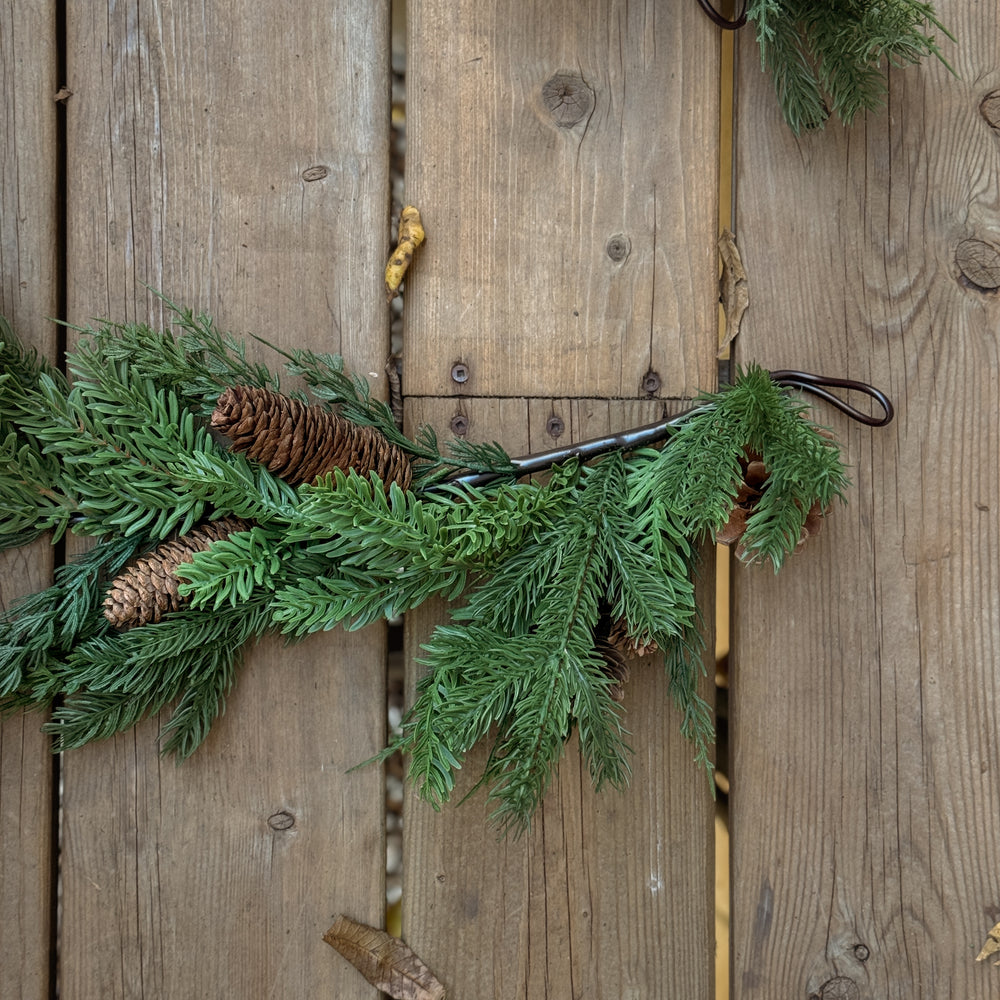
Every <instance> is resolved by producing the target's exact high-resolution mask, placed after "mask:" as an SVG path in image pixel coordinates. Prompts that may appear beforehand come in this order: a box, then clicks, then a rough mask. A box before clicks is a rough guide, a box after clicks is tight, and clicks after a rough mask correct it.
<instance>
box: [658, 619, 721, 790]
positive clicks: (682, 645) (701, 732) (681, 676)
mask: <svg viewBox="0 0 1000 1000" xmlns="http://www.w3.org/2000/svg"><path fill="white" fill-rule="evenodd" d="M662 648H663V651H664V663H665V667H666V670H667V676H668V678H669V685H668V689H669V691H670V696H671V698H672V699H673V702H674V704H675V705H676V706H677V708H678V709H679V710H680V713H681V721H680V730H681V735H682V736H684V737H685V738H686V739H687V740H688V741H689V742H690V743H691V744H692V745H693V746H694V749H695V762H696V763H697V764H698V765H699V766H700V767H702V768H704V770H705V771H706V773H707V774H708V777H709V783H710V786H711V788H712V794H713V795H714V794H715V783H714V781H712V774H713V772H714V770H715V765H714V763H713V762H712V756H711V748H712V745H713V744H714V743H715V715H714V712H713V710H712V706H711V705H709V704H708V702H706V701H705V699H704V698H702V696H701V695H700V694H699V693H698V682H699V680H700V678H702V677H704V676H705V660H704V653H705V640H704V637H703V635H702V633H701V631H699V630H697V629H695V628H691V629H689V630H688V631H687V632H685V633H684V634H683V635H682V636H679V637H677V638H675V639H674V640H673V641H671V642H669V643H668V644H667V645H666V646H664V647H662Z"/></svg>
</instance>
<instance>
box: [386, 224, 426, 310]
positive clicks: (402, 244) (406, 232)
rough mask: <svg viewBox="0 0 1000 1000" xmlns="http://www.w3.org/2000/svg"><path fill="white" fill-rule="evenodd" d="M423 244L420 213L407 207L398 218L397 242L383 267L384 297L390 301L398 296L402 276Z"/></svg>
mask: <svg viewBox="0 0 1000 1000" xmlns="http://www.w3.org/2000/svg"><path fill="white" fill-rule="evenodd" d="M423 242H424V227H423V223H421V221H420V212H419V211H418V210H417V209H415V208H414V207H413V206H412V205H407V206H406V208H404V209H403V211H402V214H401V215H400V217H399V241H398V244H397V246H396V249H395V250H394V251H393V254H392V256H391V257H390V258H389V263H388V264H386V266H385V297H386V299H387V300H388V301H390V302H391V301H392V300H393V299H394V298H395V297H396V296H397V295H398V294H399V286H400V284H402V281H403V275H405V274H406V269H407V268H408V267H409V266H410V261H411V260H413V252H414V250H416V249H417V247H418V246H420V244H421V243H423Z"/></svg>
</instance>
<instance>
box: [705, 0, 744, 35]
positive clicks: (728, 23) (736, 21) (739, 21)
mask: <svg viewBox="0 0 1000 1000" xmlns="http://www.w3.org/2000/svg"><path fill="white" fill-rule="evenodd" d="M698 5H699V6H700V7H701V9H702V10H703V11H704V12H705V13H706V14H707V15H708V17H709V18H710V19H711V20H712V21H713V22H714V23H715V24H717V25H718V26H719V27H720V28H723V29H725V30H726V31H735V30H736V29H737V28H742V27H743V25H744V24H746V23H747V0H743V3H742V5H741V7H740V12H739V13H738V14H737V15H736V17H735V18H733V20H730V19H729V18H728V17H726V16H725V15H724V14H721V13H719V11H717V10H716V9H715V8H714V7H713V6H712V4H711V3H709V0H698Z"/></svg>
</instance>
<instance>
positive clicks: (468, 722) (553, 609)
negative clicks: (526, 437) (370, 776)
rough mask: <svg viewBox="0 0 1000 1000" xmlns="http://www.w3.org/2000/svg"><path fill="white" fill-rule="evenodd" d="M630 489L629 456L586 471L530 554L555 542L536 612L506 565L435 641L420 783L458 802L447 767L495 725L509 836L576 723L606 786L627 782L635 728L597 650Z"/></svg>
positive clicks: (495, 768)
mask: <svg viewBox="0 0 1000 1000" xmlns="http://www.w3.org/2000/svg"><path fill="white" fill-rule="evenodd" d="M625 490H626V486H625V474H624V464H623V461H622V458H621V456H620V455H616V456H612V457H611V458H609V459H606V460H604V461H603V462H601V463H600V464H598V465H596V466H594V467H589V468H586V469H583V470H580V475H579V487H578V488H577V489H576V490H575V496H574V498H573V503H572V504H567V505H565V507H564V508H563V510H562V512H561V519H560V521H559V522H558V526H556V525H553V526H552V527H551V528H550V529H549V531H543V532H540V533H539V535H538V537H537V539H536V541H535V542H534V543H532V544H529V545H528V546H527V548H528V550H529V551H530V550H531V549H532V548H533V546H534V545H540V546H541V545H544V548H545V551H546V553H547V559H546V563H547V567H548V568H547V569H546V571H545V574H544V577H545V582H544V583H543V584H542V585H541V586H540V587H539V588H538V591H537V592H536V593H535V594H534V595H533V597H534V601H533V605H532V608H533V609H532V610H529V608H528V607H527V605H526V603H525V602H524V601H523V598H521V596H520V595H519V594H518V593H517V592H516V591H514V592H512V591H511V590H510V589H509V588H508V587H507V586H506V580H505V574H504V573H503V572H502V570H503V564H501V566H500V572H498V574H497V575H496V576H494V577H492V578H491V579H490V580H488V581H487V582H486V583H484V584H483V585H482V586H481V587H480V588H479V589H478V590H476V591H475V592H474V593H473V594H472V596H471V598H470V602H469V605H468V606H467V607H466V608H464V609H460V610H458V611H457V612H455V613H454V614H453V623H452V624H451V625H448V626H444V627H441V628H439V629H438V630H437V631H436V632H435V634H434V635H433V636H432V638H431V641H430V643H429V644H428V646H427V647H426V652H427V653H428V654H429V655H428V657H427V658H426V661H427V662H428V663H429V665H430V666H431V673H430V674H429V675H428V677H427V678H426V679H425V681H424V682H423V683H422V684H421V686H420V690H421V695H420V697H419V698H418V700H417V702H416V704H415V705H414V707H413V710H412V712H411V713H410V714H409V715H408V716H407V718H406V719H405V720H404V723H403V727H402V733H401V735H400V737H399V739H398V741H397V745H398V746H399V748H400V749H404V750H407V751H409V752H410V753H411V754H412V763H411V771H410V776H411V779H412V780H413V781H414V782H415V784H416V785H417V788H418V790H419V791H420V792H421V794H423V795H424V796H425V797H426V798H427V799H428V801H430V802H432V803H440V801H442V800H443V799H445V798H447V796H448V795H449V794H450V792H451V789H452V787H453V778H452V777H451V775H450V773H449V772H450V768H449V766H448V765H447V762H448V761H449V760H452V761H461V760H462V758H463V757H464V755H465V754H466V753H467V752H468V750H469V749H470V748H471V746H472V745H473V744H474V743H475V742H477V741H478V740H479V739H481V738H482V737H483V736H484V735H485V734H486V732H487V731H488V730H489V729H490V728H491V727H492V726H494V725H495V726H496V727H497V729H498V734H497V737H496V741H495V743H494V745H493V750H492V752H491V754H490V757H489V761H488V763H487V765H486V768H485V770H484V773H483V778H482V781H483V782H485V783H486V784H488V785H490V786H491V787H490V791H489V799H490V800H491V801H492V802H494V803H495V805H496V808H495V811H494V814H493V819H494V821H495V822H496V823H497V824H498V826H499V827H500V828H501V829H503V830H508V829H510V830H514V831H518V832H520V831H522V830H524V829H526V828H527V826H528V825H529V824H530V820H531V816H532V814H533V812H534V810H535V808H536V807H537V805H538V803H539V802H540V801H541V798H542V797H543V796H544V794H545V790H546V788H547V786H548V783H549V781H550V780H551V777H552V774H553V772H554V770H555V767H556V765H557V763H558V760H559V757H560V756H561V754H562V748H563V745H564V743H565V740H566V739H567V738H568V736H569V734H570V732H571V731H572V729H573V726H574V725H579V726H580V727H581V728H580V735H581V749H582V751H583V753H584V756H585V758H586V759H587V761H588V765H589V767H590V770H591V775H592V777H593V779H594V781H595V783H596V784H598V785H599V784H602V783H604V782H605V781H609V782H610V783H612V784H616V785H619V786H620V785H622V784H624V783H625V782H626V781H627V778H628V773H629V765H628V753H627V746H626V745H625V743H624V739H623V736H624V730H623V729H622V726H621V721H620V718H619V716H618V711H617V707H616V705H615V703H614V701H613V699H612V698H611V697H610V694H609V691H608V689H609V687H610V681H609V679H608V677H607V676H606V675H605V674H604V673H603V671H602V669H601V666H600V662H599V659H598V657H597V655H596V653H595V652H594V648H593V635H594V628H595V626H596V624H597V621H598V619H599V617H600V602H601V599H602V598H603V597H604V596H605V592H606V581H607V579H608V575H609V564H610V561H611V549H612V548H613V547H614V545H615V542H616V538H615V537H614V536H613V535H612V534H611V532H610V521H609V517H610V512H611V511H612V510H613V509H617V508H619V507H620V506H621V505H622V503H623V501H624V497H625ZM545 543H547V544H545ZM536 565H537V563H536ZM511 600H512V601H513V604H514V607H513V608H511V607H509V605H508V602H510V601H511ZM487 611H488V612H489V613H483V612H487ZM464 623H468V624H464ZM504 626H512V627H511V628H505V627H504ZM473 649H474V650H475V655H474V656H470V650H473ZM451 766H452V767H453V766H454V765H451Z"/></svg>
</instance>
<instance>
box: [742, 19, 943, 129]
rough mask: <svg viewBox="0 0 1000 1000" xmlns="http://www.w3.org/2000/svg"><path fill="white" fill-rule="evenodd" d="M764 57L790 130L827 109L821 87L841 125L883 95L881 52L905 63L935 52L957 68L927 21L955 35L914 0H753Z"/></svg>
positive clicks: (814, 121) (815, 122)
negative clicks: (841, 0) (942, 49)
mask: <svg viewBox="0 0 1000 1000" xmlns="http://www.w3.org/2000/svg"><path fill="white" fill-rule="evenodd" d="M746 13H747V20H748V21H751V22H753V23H754V25H755V27H756V32H757V42H758V45H759V47H760V52H761V65H762V67H763V68H764V70H765V71H767V72H769V73H770V74H771V77H772V79H773V81H774V86H775V90H776V91H777V94H778V100H779V102H780V104H781V108H782V112H783V114H784V116H785V121H786V122H787V123H788V125H789V126H790V128H791V129H792V131H793V132H795V133H796V134H798V133H799V132H800V131H802V130H803V129H815V128H821V127H822V126H823V124H824V123H825V121H826V119H827V117H828V116H829V110H830V109H829V108H828V107H827V103H826V100H825V99H824V94H826V95H828V97H829V102H830V106H831V108H832V110H833V112H834V113H835V114H837V115H838V116H839V117H840V118H841V120H842V121H843V122H844V124H845V125H850V124H851V122H852V121H853V119H854V117H855V115H857V114H858V112H859V111H865V110H873V109H876V108H878V107H880V106H881V105H882V103H883V100H884V97H885V93H886V90H887V84H886V81H885V77H884V73H883V68H882V60H883V59H885V60H886V61H887V62H888V63H889V64H890V65H893V66H905V65H907V64H911V63H915V62H918V61H919V60H920V59H922V58H924V57H925V56H934V57H936V58H937V59H939V60H940V61H941V63H942V64H943V65H944V66H945V67H947V69H948V70H950V71H951V72H954V70H952V68H951V66H949V65H948V63H947V61H946V60H945V58H944V56H943V55H942V53H941V50H940V49H939V47H938V45H937V43H936V42H935V40H934V37H933V36H932V35H931V34H930V33H929V32H930V31H931V30H932V29H934V30H937V31H940V32H941V33H942V34H943V35H944V36H945V37H946V38H948V39H950V40H951V41H954V40H955V39H954V37H953V36H952V35H951V34H950V33H949V32H948V31H947V29H946V28H945V27H944V25H943V24H942V23H941V22H940V20H938V18H937V16H936V14H935V12H934V7H933V5H932V4H929V3H922V2H919V0H858V2H854V3H842V2H840V0H823V2H816V0H750V2H749V3H748V5H747V12H746Z"/></svg>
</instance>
